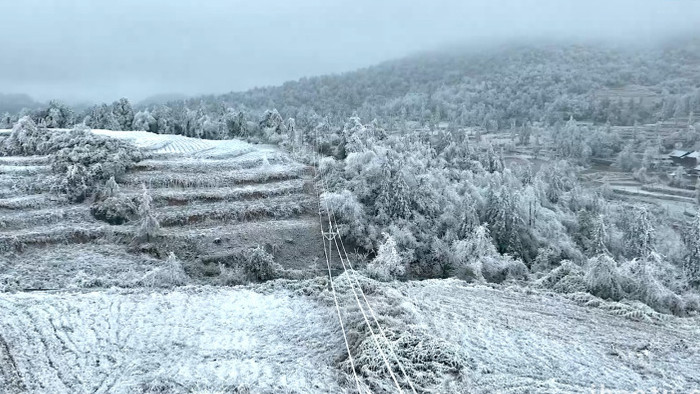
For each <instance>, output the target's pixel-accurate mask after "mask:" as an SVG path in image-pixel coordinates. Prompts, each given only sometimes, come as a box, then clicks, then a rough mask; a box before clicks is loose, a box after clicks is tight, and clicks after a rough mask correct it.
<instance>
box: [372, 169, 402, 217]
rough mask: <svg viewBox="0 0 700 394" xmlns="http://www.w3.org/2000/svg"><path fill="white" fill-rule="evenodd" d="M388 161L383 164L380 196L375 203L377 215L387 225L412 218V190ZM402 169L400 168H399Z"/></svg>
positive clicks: (398, 170) (399, 171)
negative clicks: (397, 220)
mask: <svg viewBox="0 0 700 394" xmlns="http://www.w3.org/2000/svg"><path fill="white" fill-rule="evenodd" d="M390 160H391V159H388V158H387V160H386V161H385V162H384V163H383V164H382V179H383V180H384V181H383V182H382V183H381V185H380V190H379V195H378V196H377V200H376V202H375V207H376V208H377V214H378V216H379V217H381V218H382V219H383V220H384V221H386V222H387V223H390V222H393V221H394V220H396V219H408V218H409V217H410V216H411V204H410V190H409V188H408V185H407V184H406V181H405V180H404V178H403V174H402V173H401V170H400V169H396V168H392V167H395V166H393V165H392V164H391V163H390ZM399 168H400V166H399Z"/></svg>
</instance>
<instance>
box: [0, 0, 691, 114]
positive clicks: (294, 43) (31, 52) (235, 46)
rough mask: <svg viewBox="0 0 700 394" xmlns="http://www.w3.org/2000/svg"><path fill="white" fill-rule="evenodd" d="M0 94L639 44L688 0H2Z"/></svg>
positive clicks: (116, 90) (196, 89) (681, 12)
mask: <svg viewBox="0 0 700 394" xmlns="http://www.w3.org/2000/svg"><path fill="white" fill-rule="evenodd" d="M0 15H2V16H3V17H2V23H0V51H1V52H0V92H3V93H27V94H29V95H31V96H33V97H34V98H36V99H39V100H47V99H49V98H60V99H64V100H69V101H76V100H100V101H113V100H114V99H116V98H119V97H122V96H125V97H128V98H130V99H131V100H132V101H138V100H140V99H143V98H145V97H146V96H149V95H152V94H158V93H184V94H201V93H224V92H228V91H231V90H244V89H248V88H251V87H255V86H261V85H271V84H279V83H282V82H284V81H286V80H290V79H297V78H299V77H302V76H312V75H319V74H328V73H335V72H342V71H348V70H353V69H356V68H359V67H364V66H369V65H372V64H375V63H378V62H380V61H383V60H387V59H391V58H396V57H400V56H403V55H406V54H409V53H411V52H415V51H419V50H426V49H432V48H435V47H439V46H441V45H445V44H454V43H457V42H479V43H491V42H499V41H500V42H502V41H504V40H505V41H507V40H510V39H522V38H523V37H528V38H541V37H547V38H578V39H581V38H583V39H600V38H608V39H615V40H630V39H631V38H633V37H634V38H635V39H636V40H638V41H640V42H641V41H648V40H650V39H655V38H658V37H660V36H668V35H670V34H680V33H683V32H687V31H689V30H690V29H691V28H693V27H695V28H697V30H695V32H696V33H697V32H698V31H700V1H697V0H658V1H651V0H581V1H573V0H278V1H272V0H250V1H238V0H198V1H195V0H113V1H102V0H14V1H11V0H2V1H0Z"/></svg>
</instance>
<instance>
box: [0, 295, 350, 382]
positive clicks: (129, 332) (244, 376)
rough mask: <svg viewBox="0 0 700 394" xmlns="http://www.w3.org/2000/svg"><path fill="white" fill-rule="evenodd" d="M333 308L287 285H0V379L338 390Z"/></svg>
mask: <svg viewBox="0 0 700 394" xmlns="http://www.w3.org/2000/svg"><path fill="white" fill-rule="evenodd" d="M334 312H335V311H334V310H333V309H331V308H330V307H327V306H325V305H320V304H318V303H316V302H313V301H311V300H309V299H307V298H304V297H299V296H293V295H292V294H291V293H290V292H287V291H278V292H274V293H271V294H261V293H259V292H255V291H252V290H250V289H246V288H237V289H215V288H182V289H180V290H177V291H165V292H150V291H148V292H146V291H141V290H134V291H112V292H105V291H100V292H88V293H66V292H63V293H24V294H14V295H2V294H0V315H2V316H3V319H0V371H2V373H0V387H4V388H5V389H6V390H9V392H25V391H26V392H30V393H47V392H50V393H56V394H60V393H76V392H78V393H83V392H91V393H134V392H147V393H166V392H167V393H191V392H202V393H205V392H214V391H216V392H236V390H237V389H240V390H245V389H246V388H250V389H253V390H254V392H267V393H276V392H309V391H315V392H333V393H339V392H344V391H345V390H346V388H345V387H343V386H341V385H340V384H341V383H343V382H344V381H346V378H345V377H344V376H343V373H342V372H341V371H340V370H339V369H337V368H335V367H334V364H335V360H336V359H338V358H340V357H342V355H343V352H344V348H343V345H342V339H341V338H342V334H341V333H340V328H339V327H338V325H337V320H335V316H334V315H333V313H334Z"/></svg>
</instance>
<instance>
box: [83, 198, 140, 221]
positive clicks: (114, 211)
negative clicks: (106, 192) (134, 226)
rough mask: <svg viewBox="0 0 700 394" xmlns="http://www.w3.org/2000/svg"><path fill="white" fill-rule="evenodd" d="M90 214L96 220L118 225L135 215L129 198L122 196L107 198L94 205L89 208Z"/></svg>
mask: <svg viewBox="0 0 700 394" xmlns="http://www.w3.org/2000/svg"><path fill="white" fill-rule="evenodd" d="M90 213H92V216H93V217H95V219H97V220H102V221H103V222H107V223H109V224H115V225H120V224H124V223H126V222H128V221H129V220H131V219H132V218H133V217H134V216H135V215H136V205H134V202H133V201H131V199H130V198H127V197H124V196H117V197H107V198H106V199H104V200H103V201H99V202H96V203H94V204H93V205H92V206H91V207H90Z"/></svg>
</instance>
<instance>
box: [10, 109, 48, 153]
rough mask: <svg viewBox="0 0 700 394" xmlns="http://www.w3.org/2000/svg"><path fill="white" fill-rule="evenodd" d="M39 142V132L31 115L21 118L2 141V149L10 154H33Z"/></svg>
mask: <svg viewBox="0 0 700 394" xmlns="http://www.w3.org/2000/svg"><path fill="white" fill-rule="evenodd" d="M40 144H41V134H40V133H39V129H38V128H37V127H36V124H35V123H34V121H33V120H32V118H31V117H29V116H25V117H23V118H21V119H20V120H19V121H18V122H17V124H15V125H14V127H13V128H12V132H11V133H10V136H9V137H7V138H6V139H5V141H4V143H3V149H4V150H5V151H6V152H7V153H8V154H11V155H34V154H37V153H38V152H37V149H38V147H39V145H40Z"/></svg>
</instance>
